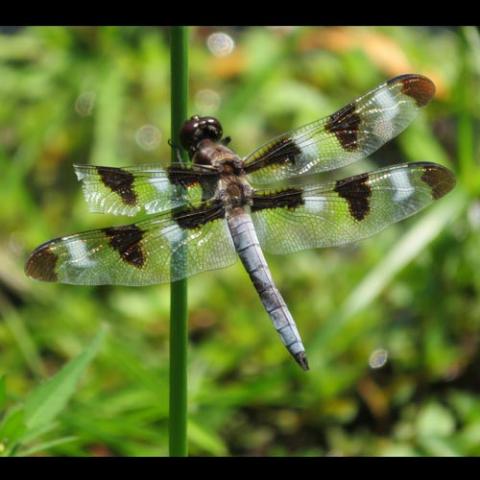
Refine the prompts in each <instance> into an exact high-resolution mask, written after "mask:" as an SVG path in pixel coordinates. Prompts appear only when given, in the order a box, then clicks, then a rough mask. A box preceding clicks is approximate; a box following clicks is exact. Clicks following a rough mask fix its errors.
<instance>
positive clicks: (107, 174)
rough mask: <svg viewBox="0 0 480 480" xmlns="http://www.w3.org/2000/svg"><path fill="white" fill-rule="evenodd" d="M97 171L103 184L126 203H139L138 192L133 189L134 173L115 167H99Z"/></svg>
mask: <svg viewBox="0 0 480 480" xmlns="http://www.w3.org/2000/svg"><path fill="white" fill-rule="evenodd" d="M97 172H98V175H99V176H100V178H101V179H102V182H103V184H104V185H105V186H106V187H108V188H109V189H110V190H111V191H112V192H115V193H116V194H118V195H119V196H120V198H121V199H122V201H123V203H125V204H126V205H135V204H136V203H137V194H136V193H135V191H134V190H133V182H134V180H135V177H134V176H133V174H132V173H130V172H127V171H125V170H122V169H121V168H113V167H97Z"/></svg>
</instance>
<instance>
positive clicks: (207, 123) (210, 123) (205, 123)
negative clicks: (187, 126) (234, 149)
mask: <svg viewBox="0 0 480 480" xmlns="http://www.w3.org/2000/svg"><path fill="white" fill-rule="evenodd" d="M200 121H201V128H202V134H203V138H210V139H212V140H214V141H219V140H220V139H221V138H222V135H223V129H222V125H221V124H220V122H219V121H218V120H217V119H216V118H215V117H202V118H201V119H200Z"/></svg>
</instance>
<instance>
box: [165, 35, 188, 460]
mask: <svg viewBox="0 0 480 480" xmlns="http://www.w3.org/2000/svg"><path fill="white" fill-rule="evenodd" d="M170 40H171V41H170V71H171V95H172V99H171V127H172V129H171V132H172V133H171V135H172V140H173V143H174V145H180V140H179V132H180V128H181V126H182V124H183V122H184V121H185V119H186V118H187V115H188V31H187V28H186V27H172V28H171V30H170ZM176 153H177V152H176V149H175V148H172V163H173V162H175V161H177V158H176ZM182 158H183V160H184V161H186V157H185V153H184V152H182ZM185 257H186V256H185V251H184V249H183V248H177V249H176V251H175V253H174V254H173V255H172V268H173V264H174V263H175V264H176V265H179V264H183V263H184V262H185ZM170 291H171V293H170V380H169V383H170V406H169V449H170V456H177V457H185V456H187V343H188V332H187V281H186V280H185V279H183V280H179V281H176V282H172V283H171V290H170Z"/></svg>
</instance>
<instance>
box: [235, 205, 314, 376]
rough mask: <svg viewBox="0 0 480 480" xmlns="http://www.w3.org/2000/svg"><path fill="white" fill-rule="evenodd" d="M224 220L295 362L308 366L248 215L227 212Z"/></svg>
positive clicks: (300, 341) (303, 350) (299, 339)
mask: <svg viewBox="0 0 480 480" xmlns="http://www.w3.org/2000/svg"><path fill="white" fill-rule="evenodd" d="M227 220H228V226H229V229H230V233H231V235H232V239H233V243H234V245H235V249H236V250H237V253H238V256H239V257H240V259H241V261H242V263H243V265H244V267H245V269H246V270H247V272H248V274H249V276H250V278H251V280H252V282H253V284H254V286H255V289H256V290H257V292H258V295H259V297H260V300H261V301H262V303H263V306H264V308H265V310H266V311H267V313H268V315H269V316H270V318H271V320H272V322H273V325H274V327H275V330H276V331H277V332H278V333H279V335H280V338H281V339H282V342H283V344H284V345H285V346H286V347H287V350H288V351H289V352H290V353H291V355H292V356H293V357H294V358H295V360H296V361H297V363H298V364H299V365H300V366H301V367H302V368H303V369H304V370H308V362H307V357H306V355H305V348H304V346H303V342H302V339H301V337H300V334H299V332H298V329H297V325H296V324H295V320H294V319H293V317H292V314H291V313H290V311H289V310H288V307H287V305H286V303H285V300H284V299H283V297H282V295H281V294H280V292H279V290H278V289H277V287H276V286H275V284H274V282H273V278H272V275H271V273H270V269H269V268H268V265H267V262H266V260H265V257H264V255H263V252H262V249H261V248H260V244H259V242H258V238H257V234H256V233H255V228H254V225H253V223H252V219H251V217H250V215H249V214H248V213H246V212H243V213H238V211H237V213H235V215H231V216H228V217H227Z"/></svg>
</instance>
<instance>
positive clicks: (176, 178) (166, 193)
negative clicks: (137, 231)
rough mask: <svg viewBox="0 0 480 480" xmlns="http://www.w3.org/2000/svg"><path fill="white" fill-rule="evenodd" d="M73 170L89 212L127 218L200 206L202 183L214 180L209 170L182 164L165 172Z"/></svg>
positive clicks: (143, 168) (145, 168)
mask: <svg viewBox="0 0 480 480" xmlns="http://www.w3.org/2000/svg"><path fill="white" fill-rule="evenodd" d="M74 169H75V173H76V175H77V177H78V179H79V180H80V181H81V182H82V188H83V194H84V196H85V200H86V201H87V203H88V206H89V209H90V211H92V212H97V213H111V214H113V215H126V216H133V215H136V214H138V213H140V212H144V213H147V214H153V213H158V212H163V211H166V210H170V209H172V208H176V207H179V206H181V205H185V204H186V203H189V204H192V205H196V204H199V202H201V200H202V188H201V184H202V182H203V184H205V185H207V183H212V182H214V178H215V177H214V175H213V172H212V171H211V170H207V169H206V168H202V167H196V168H195V169H194V168H193V167H191V166H186V165H182V164H173V165H171V166H169V167H167V168H163V167H161V166H160V165H155V164H150V165H139V166H135V167H125V168H115V167H102V166H94V165H74ZM207 186H208V185H207ZM181 187H184V188H181ZM213 188H214V187H211V189H213ZM205 190H208V189H205ZM204 199H205V198H204Z"/></svg>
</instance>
